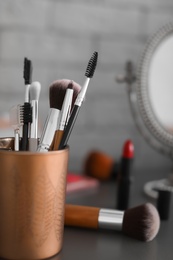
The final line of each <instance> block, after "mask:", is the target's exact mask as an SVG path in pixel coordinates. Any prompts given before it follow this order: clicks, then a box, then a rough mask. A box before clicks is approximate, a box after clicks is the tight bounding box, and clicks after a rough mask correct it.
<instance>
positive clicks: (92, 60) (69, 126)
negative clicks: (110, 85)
mask: <svg viewBox="0 0 173 260" xmlns="http://www.w3.org/2000/svg"><path fill="white" fill-rule="evenodd" d="M97 58H98V53H97V52H94V53H93V55H92V56H91V58H90V60H89V62H88V66H87V68H86V72H85V77H86V79H85V82H84V85H83V87H82V89H81V91H80V92H79V94H78V96H77V98H76V101H75V103H74V107H73V109H72V112H71V115H70V118H69V121H68V124H67V127H66V129H65V131H64V134H63V137H62V139H61V142H60V145H59V149H62V148H64V147H65V146H66V145H67V143H68V139H69V137H70V134H71V131H72V129H73V127H74V124H75V122H76V119H77V116H78V113H79V110H80V107H81V105H82V103H83V101H84V98H85V94H86V91H87V88H88V85H89V82H90V79H91V78H92V77H93V75H94V72H95V69H96V65H97Z"/></svg>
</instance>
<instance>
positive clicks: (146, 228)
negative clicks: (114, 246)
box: [122, 203, 160, 241]
mask: <svg viewBox="0 0 173 260" xmlns="http://www.w3.org/2000/svg"><path fill="white" fill-rule="evenodd" d="M159 228H160V218H159V214H158V211H157V209H156V208H155V207H154V206H153V205H152V204H151V203H146V204H143V205H140V206H137V207H135V208H131V209H128V210H126V211H125V213H124V219H123V227H122V230H123V233H125V234H126V235H128V236H130V237H133V238H136V239H139V240H142V241H151V240H153V238H154V237H155V236H156V235H157V233H158V231H159Z"/></svg>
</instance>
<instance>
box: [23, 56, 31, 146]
mask: <svg viewBox="0 0 173 260" xmlns="http://www.w3.org/2000/svg"><path fill="white" fill-rule="evenodd" d="M23 78H24V83H25V87H26V89H25V103H24V117H25V119H26V120H24V124H23V136H22V142H21V150H22V151H26V150H27V148H28V128H29V124H30V123H31V122H32V112H31V105H30V103H29V88H30V84H31V81H32V62H31V61H30V60H28V59H27V58H24V70H23ZM27 112H29V113H31V114H29V115H26V113H27Z"/></svg>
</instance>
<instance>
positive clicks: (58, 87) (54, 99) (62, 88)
mask: <svg viewBox="0 0 173 260" xmlns="http://www.w3.org/2000/svg"><path fill="white" fill-rule="evenodd" d="M70 83H71V80H69V79H60V80H56V81H54V82H53V83H52V84H51V86H50V88H49V90H50V91H49V101H50V107H51V108H56V109H59V110H61V108H62V104H63V100H64V97H65V93H66V89H67V88H68V85H69V84H70ZM80 89H81V87H80V85H79V84H77V83H76V82H74V81H73V90H74V92H73V102H72V106H73V104H74V102H75V99H76V97H77V95H78V93H79V91H80Z"/></svg>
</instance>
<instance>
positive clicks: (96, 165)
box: [84, 150, 113, 181]
mask: <svg viewBox="0 0 173 260" xmlns="http://www.w3.org/2000/svg"><path fill="white" fill-rule="evenodd" d="M112 168H113V159H112V158H111V157H110V156H107V155H105V154H103V153H101V152H99V151H96V150H95V151H92V152H90V153H89V154H88V155H87V157H86V159H85V162H84V173H85V174H86V175H89V176H92V177H95V178H97V179H100V180H102V181H105V180H108V179H109V178H110V175H111V173H112Z"/></svg>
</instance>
